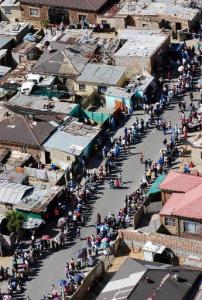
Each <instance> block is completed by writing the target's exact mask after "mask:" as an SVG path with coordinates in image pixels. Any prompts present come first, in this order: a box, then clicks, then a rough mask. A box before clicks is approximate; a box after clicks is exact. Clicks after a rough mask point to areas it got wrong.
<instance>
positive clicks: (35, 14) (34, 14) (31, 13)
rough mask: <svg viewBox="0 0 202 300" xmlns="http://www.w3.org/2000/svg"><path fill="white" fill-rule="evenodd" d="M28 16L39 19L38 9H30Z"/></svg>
mask: <svg viewBox="0 0 202 300" xmlns="http://www.w3.org/2000/svg"><path fill="white" fill-rule="evenodd" d="M29 14H30V16H32V17H39V9H38V8H30V9H29Z"/></svg>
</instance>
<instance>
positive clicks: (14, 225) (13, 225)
mask: <svg viewBox="0 0 202 300" xmlns="http://www.w3.org/2000/svg"><path fill="white" fill-rule="evenodd" d="M6 218H7V220H8V222H7V229H8V230H9V231H10V232H14V233H19V231H20V230H21V228H22V224H23V222H24V220H25V218H24V216H23V214H22V213H21V212H18V211H15V210H12V211H8V212H7V213H6Z"/></svg>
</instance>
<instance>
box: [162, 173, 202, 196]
mask: <svg viewBox="0 0 202 300" xmlns="http://www.w3.org/2000/svg"><path fill="white" fill-rule="evenodd" d="M199 184H202V177H200V176H195V175H189V174H183V173H178V172H170V173H168V175H167V176H166V178H165V179H164V181H163V182H162V183H161V184H160V189H161V190H167V191H172V192H182V193H186V192H187V191H189V190H191V189H193V188H195V187H196V186H198V185H199Z"/></svg>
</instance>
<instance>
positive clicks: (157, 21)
mask: <svg viewBox="0 0 202 300" xmlns="http://www.w3.org/2000/svg"><path fill="white" fill-rule="evenodd" d="M113 18H115V19H116V23H118V22H120V24H122V25H124V27H125V26H134V27H138V28H144V29H145V28H146V29H158V28H165V29H169V30H172V31H173V32H175V33H177V31H179V30H182V29H187V30H188V31H189V32H190V31H192V30H193V31H194V30H195V29H196V28H197V25H198V23H199V18H200V11H199V10H198V9H194V8H191V7H185V6H182V5H178V4H174V3H170V2H168V1H155V2H154V1H144V0H138V1H136V2H135V3H134V2H131V1H126V2H125V3H124V5H123V7H121V9H120V10H119V11H118V12H117V13H116V14H115V16H113ZM109 21H110V20H109ZM124 27H123V28H124Z"/></svg>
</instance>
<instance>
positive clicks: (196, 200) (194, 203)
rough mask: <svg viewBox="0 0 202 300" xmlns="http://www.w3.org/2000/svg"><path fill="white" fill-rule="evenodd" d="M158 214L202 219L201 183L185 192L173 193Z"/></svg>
mask: <svg viewBox="0 0 202 300" xmlns="http://www.w3.org/2000/svg"><path fill="white" fill-rule="evenodd" d="M160 215H166V216H179V217H185V218H190V219H202V184H200V185H198V186H197V187H195V188H193V189H192V190H190V191H188V192H186V193H185V194H182V193H173V194H172V195H171V197H170V198H169V199H168V201H167V202H166V203H165V205H164V206H163V208H162V209H161V211H160Z"/></svg>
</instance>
